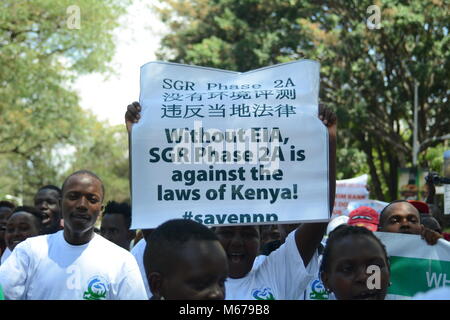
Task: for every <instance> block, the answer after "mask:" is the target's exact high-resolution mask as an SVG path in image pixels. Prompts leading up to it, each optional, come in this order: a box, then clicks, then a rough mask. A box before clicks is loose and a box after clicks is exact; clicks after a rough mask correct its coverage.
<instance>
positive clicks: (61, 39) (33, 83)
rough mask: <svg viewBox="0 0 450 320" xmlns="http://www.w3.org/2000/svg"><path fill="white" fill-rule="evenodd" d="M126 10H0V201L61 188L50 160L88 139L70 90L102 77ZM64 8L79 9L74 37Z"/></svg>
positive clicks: (11, 0) (82, 1) (32, 4)
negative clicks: (92, 76) (83, 79)
mask: <svg viewBox="0 0 450 320" xmlns="http://www.w3.org/2000/svg"><path fill="white" fill-rule="evenodd" d="M129 3H130V1H128V0H125V1H124V0H106V1H94V0H79V1H75V2H74V1H71V0H58V1H52V0H33V1H24V0H3V1H2V2H1V4H0V65H1V68H0V97H1V99H0V128H1V129H0V170H1V171H2V175H0V196H2V195H3V194H5V193H11V192H18V194H21V195H24V196H25V198H26V199H30V197H31V196H32V195H33V193H34V192H35V191H36V188H37V187H39V186H41V185H42V184H44V183H52V184H59V183H61V182H62V181H61V175H62V174H63V173H64V168H58V167H56V163H58V164H59V162H58V161H57V158H58V156H57V154H58V153H59V152H61V151H62V150H65V149H67V148H68V146H72V148H73V147H74V146H78V145H80V144H82V143H83V142H84V141H85V139H89V136H85V135H84V134H85V130H86V126H91V125H92V123H93V122H95V121H96V120H90V121H89V122H88V121H87V120H86V119H87V117H86V115H85V113H84V111H83V110H82V109H81V108H80V107H79V101H78V96H77V94H76V93H75V92H74V91H73V90H72V89H71V88H70V85H71V83H72V81H73V80H74V79H75V77H76V76H77V75H79V74H83V73H88V72H93V71H100V72H102V71H107V70H108V68H109V67H108V62H109V61H110V60H111V58H112V56H113V54H114V42H113V32H114V29H115V28H116V26H117V25H118V23H117V19H118V17H119V16H120V15H121V14H123V13H124V12H125V10H126V7H127V5H128V4H129ZM72 5H76V6H78V7H79V13H80V15H79V19H80V21H79V22H80V23H79V25H80V29H73V28H69V25H68V19H69V18H70V15H69V14H68V12H67V8H68V7H69V6H72ZM3 169H4V170H3ZM18 181H20V188H17V187H16V186H14V183H19V182H18Z"/></svg>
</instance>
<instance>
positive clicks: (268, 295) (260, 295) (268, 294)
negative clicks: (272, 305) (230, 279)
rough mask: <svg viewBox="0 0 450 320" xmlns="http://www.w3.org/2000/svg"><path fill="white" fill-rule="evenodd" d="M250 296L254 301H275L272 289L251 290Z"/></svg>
mask: <svg viewBox="0 0 450 320" xmlns="http://www.w3.org/2000/svg"><path fill="white" fill-rule="evenodd" d="M252 296H253V298H255V299H256V300H275V297H274V296H273V293H272V289H270V288H264V289H262V290H261V289H253V291H252Z"/></svg>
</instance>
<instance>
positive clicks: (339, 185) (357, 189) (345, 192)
mask: <svg viewBox="0 0 450 320" xmlns="http://www.w3.org/2000/svg"><path fill="white" fill-rule="evenodd" d="M367 179H368V175H367V174H363V175H362V176H359V177H355V178H351V179H345V180H337V181H336V198H335V200H334V208H333V217H334V216H340V215H348V213H349V211H348V210H347V206H348V204H349V202H354V201H363V200H364V201H365V200H368V199H369V191H368V190H367Z"/></svg>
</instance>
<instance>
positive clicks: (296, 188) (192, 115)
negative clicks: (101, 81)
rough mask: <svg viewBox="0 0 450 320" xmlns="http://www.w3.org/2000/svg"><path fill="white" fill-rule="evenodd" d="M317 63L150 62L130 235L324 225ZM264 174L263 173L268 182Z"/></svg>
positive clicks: (324, 157) (135, 134) (144, 71)
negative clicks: (178, 228) (182, 222)
mask: <svg viewBox="0 0 450 320" xmlns="http://www.w3.org/2000/svg"><path fill="white" fill-rule="evenodd" d="M318 92H319V63H317V62H315V61H310V60H301V61H295V62H291V63H286V64H281V65H276V66H271V67H267V68H262V69H258V70H253V71H250V72H246V73H238V72H231V71H225V70H218V69H211V68H204V67H197V66H188V65H181V64H172V63H164V62H150V63H147V64H146V65H144V66H142V68H141V95H140V104H141V106H142V112H141V116H142V117H141V119H140V121H139V123H137V124H135V125H134V126H133V129H132V207H133V226H132V227H133V228H154V227H156V226H158V225H159V224H161V223H162V222H164V221H167V220H169V219H174V218H185V219H193V220H195V221H198V222H201V223H204V224H206V225H233V224H264V223H276V222H280V221H283V222H294V221H295V222H297V221H324V220H327V219H328V218H329V200H328V199H329V194H328V193H329V190H328V189H329V187H328V133H327V129H326V127H325V126H324V125H323V124H322V122H321V121H320V120H319V119H318V117H317V113H318ZM267 172H269V175H267Z"/></svg>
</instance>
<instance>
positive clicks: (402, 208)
mask: <svg viewBox="0 0 450 320" xmlns="http://www.w3.org/2000/svg"><path fill="white" fill-rule="evenodd" d="M386 210H388V211H387V212H386V213H385V214H386V217H385V218H384V219H383V222H382V225H380V228H379V231H383V232H394V233H406V234H420V232H421V230H422V227H421V224H420V215H419V211H417V209H416V208H415V207H414V206H413V205H412V204H409V203H408V202H398V203H394V204H391V205H390V206H389V208H387V209H386ZM380 222H381V221H380Z"/></svg>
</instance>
